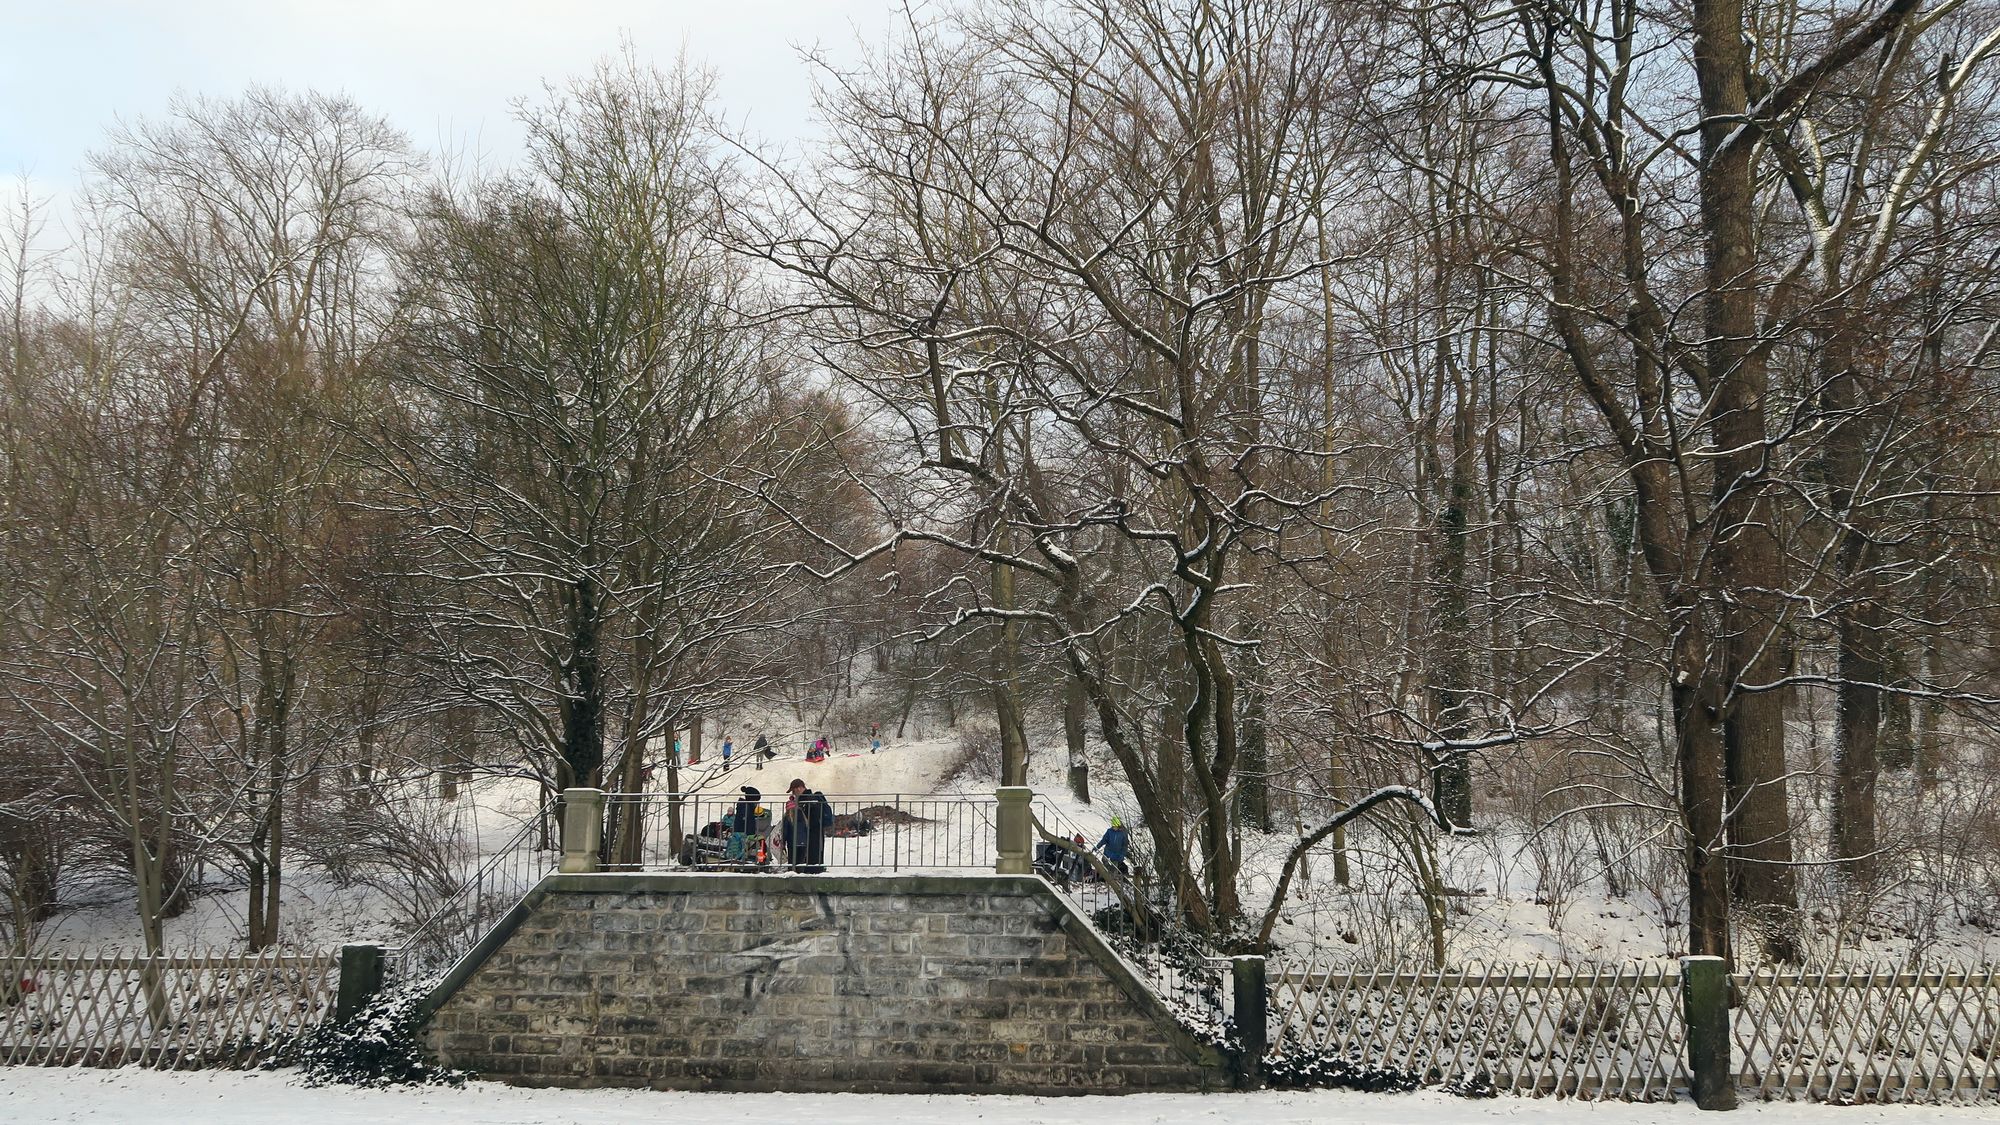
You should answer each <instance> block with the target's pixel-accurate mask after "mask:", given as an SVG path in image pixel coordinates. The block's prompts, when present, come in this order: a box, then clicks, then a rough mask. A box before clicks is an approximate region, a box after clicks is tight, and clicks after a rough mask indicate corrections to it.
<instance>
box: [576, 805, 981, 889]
mask: <svg viewBox="0 0 2000 1125" xmlns="http://www.w3.org/2000/svg"><path fill="white" fill-rule="evenodd" d="M825 799H826V811H825V814H824V815H823V816H810V815H806V814H801V813H799V812H797V811H796V809H795V808H793V807H792V806H790V805H789V804H788V801H787V798H786V796H785V795H784V794H782V793H777V794H770V795H766V796H765V797H764V798H762V800H760V801H757V802H755V803H754V804H753V807H752V810H751V822H752V825H753V829H752V831H750V832H742V831H739V825H738V811H739V810H738V803H739V796H738V795H708V794H679V795H670V794H659V793H648V794H638V795H635V794H626V793H612V794H609V795H607V796H606V798H605V826H606V830H605V840H604V844H603V848H602V850H601V857H602V862H603V867H604V869H605V870H609V871H636V870H657V869H662V868H680V869H691V870H699V871H788V870H796V869H802V868H803V869H820V870H874V871H897V872H908V871H927V870H939V871H943V870H966V869H984V870H987V871H991V870H993V867H994V862H995V860H996V859H997V858H998V854H999V853H998V844H997V840H996V829H995V824H996V819H997V812H998V802H997V801H996V799H995V798H993V797H991V796H985V795H980V794H966V795H958V796H939V795H923V796H912V795H910V794H904V793H844V794H828V795H826V796H825ZM788 808H790V809H792V811H791V812H789V813H788ZM759 810H761V814H760V812H759Z"/></svg>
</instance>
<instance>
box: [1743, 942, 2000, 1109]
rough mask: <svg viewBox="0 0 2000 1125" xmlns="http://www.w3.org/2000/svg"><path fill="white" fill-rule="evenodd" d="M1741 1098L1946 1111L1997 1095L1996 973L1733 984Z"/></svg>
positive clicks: (1880, 973)
mask: <svg viewBox="0 0 2000 1125" xmlns="http://www.w3.org/2000/svg"><path fill="white" fill-rule="evenodd" d="M1734 982H1735V986H1736V998H1737V1008H1736V1013H1735V1017H1736V1018H1735V1019H1734V1021H1733V1027H1732V1029H1731V1030H1732V1038H1733V1040H1734V1043H1733V1044H1732V1046H1733V1048H1734V1054H1735V1057H1736V1066H1737V1088H1738V1090H1740V1091H1741V1092H1742V1093H1743V1094H1744V1095H1745V1096H1750V1097H1764V1098H1784V1099H1787V1100H1791V1099H1804V1100H1809V1101H1834V1102H1849V1101H1854V1102H1931V1103H1938V1102H1950V1101H1973V1100H1980V1099H1990V1098H1993V1097H1995V1096H1996V1095H2000V970H1996V969H1994V968H1992V967H1990V966H1989V967H1987V968H1980V969H1965V968H1950V967H1939V968H1934V969H1928V970H1922V971H1906V970H1898V969H1897V968H1896V967H1894V966H1886V965H1884V966H1874V967H1869V968H1851V969H1820V970H1810V971H1804V972H1800V971H1792V970H1783V971H1773V970H1770V969H1763V970H1759V971H1757V972H1753V973H1738V974H1736V976H1735V978H1734Z"/></svg>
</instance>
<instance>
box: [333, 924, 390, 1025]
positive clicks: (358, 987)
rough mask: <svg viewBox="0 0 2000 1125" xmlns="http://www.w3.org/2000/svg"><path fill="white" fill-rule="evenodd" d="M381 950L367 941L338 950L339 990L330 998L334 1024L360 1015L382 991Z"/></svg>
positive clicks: (344, 946)
mask: <svg viewBox="0 0 2000 1125" xmlns="http://www.w3.org/2000/svg"><path fill="white" fill-rule="evenodd" d="M382 952H383V950H382V947H381V946H379V945H375V944H373V943H370V942H361V943H357V944H354V945H343V946H341V947H340V988H339V990H338V991H336V992H335V993H334V997H333V1022H335V1023H346V1022H347V1021H348V1020H351V1019H353V1018H354V1017H355V1016H356V1015H359V1014H360V1012H361V1009H363V1008H366V1007H367V1006H368V1001H370V1000H373V999H374V998H375V994H376V993H377V992H380V991H381V990H382V968H383V960H382Z"/></svg>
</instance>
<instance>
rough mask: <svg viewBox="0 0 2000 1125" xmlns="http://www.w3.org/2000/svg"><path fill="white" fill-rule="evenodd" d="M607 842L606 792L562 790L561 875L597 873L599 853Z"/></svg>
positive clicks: (599, 790)
mask: <svg viewBox="0 0 2000 1125" xmlns="http://www.w3.org/2000/svg"><path fill="white" fill-rule="evenodd" d="M603 842H604V790H602V789H565V790H563V791H562V873H563V874H565V875H577V874H582V873H585V872H590V871H595V870H597V850H598V848H599V846H600V845H602V844H603Z"/></svg>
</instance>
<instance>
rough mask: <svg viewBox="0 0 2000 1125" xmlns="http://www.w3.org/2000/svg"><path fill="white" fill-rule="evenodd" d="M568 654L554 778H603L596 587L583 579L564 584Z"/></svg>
mask: <svg viewBox="0 0 2000 1125" xmlns="http://www.w3.org/2000/svg"><path fill="white" fill-rule="evenodd" d="M569 603H570V604H569V611H570V656H569V667H568V668H567V669H565V670H564V671H565V673H566V675H565V681H566V682H565V684H564V686H565V688H566V689H567V691H566V693H565V696H564V698H563V701H562V707H561V710H562V730H563V768H564V772H565V773H566V776H564V777H562V778H560V779H559V781H558V784H559V785H560V786H563V787H568V786H585V787H589V786H596V785H600V784H602V783H603V776H602V775H603V771H604V699H603V691H602V688H601V686H600V685H599V683H598V651H597V645H598V637H597V626H598V620H597V590H596V587H595V586H594V585H593V584H592V582H591V581H590V580H589V579H583V580H581V581H578V582H576V583H575V584H573V585H572V586H571V587H570V589H569Z"/></svg>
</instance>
